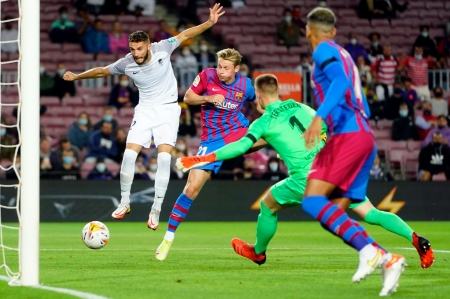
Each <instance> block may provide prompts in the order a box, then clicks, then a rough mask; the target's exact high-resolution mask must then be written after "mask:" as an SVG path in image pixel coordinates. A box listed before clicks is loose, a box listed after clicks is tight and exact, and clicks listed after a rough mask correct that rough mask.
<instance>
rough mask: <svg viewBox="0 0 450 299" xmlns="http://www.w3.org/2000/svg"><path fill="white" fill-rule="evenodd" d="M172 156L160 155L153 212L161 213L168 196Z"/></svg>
mask: <svg viewBox="0 0 450 299" xmlns="http://www.w3.org/2000/svg"><path fill="white" fill-rule="evenodd" d="M171 160H172V155H170V154H169V153H165V152H163V153H159V154H158V169H157V170H156V176H155V199H154V200H153V205H152V210H153V209H155V210H158V211H160V212H161V204H162V203H163V201H164V196H165V195H166V190H167V185H168V184H169V178H170V162H171Z"/></svg>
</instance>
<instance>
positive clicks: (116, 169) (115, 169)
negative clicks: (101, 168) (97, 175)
mask: <svg viewBox="0 0 450 299" xmlns="http://www.w3.org/2000/svg"><path fill="white" fill-rule="evenodd" d="M105 165H106V168H107V169H108V170H109V171H111V173H112V174H113V176H116V175H117V174H118V173H119V171H120V164H118V163H116V162H112V163H105ZM88 174H89V173H88Z"/></svg>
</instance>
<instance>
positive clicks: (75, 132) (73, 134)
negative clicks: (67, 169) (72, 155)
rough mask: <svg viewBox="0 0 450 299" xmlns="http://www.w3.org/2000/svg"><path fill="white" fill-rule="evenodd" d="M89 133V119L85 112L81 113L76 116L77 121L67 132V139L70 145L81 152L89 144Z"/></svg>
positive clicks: (90, 131) (90, 130)
mask: <svg viewBox="0 0 450 299" xmlns="http://www.w3.org/2000/svg"><path fill="white" fill-rule="evenodd" d="M91 133H92V129H91V118H90V117H89V114H87V112H84V111H83V112H80V114H78V118H77V121H76V122H74V123H73V125H72V126H71V127H70V129H69V131H68V132H67V138H69V140H70V143H71V144H73V145H75V146H76V147H78V148H79V149H80V150H83V149H85V148H86V147H87V146H88V144H89V138H90V136H91Z"/></svg>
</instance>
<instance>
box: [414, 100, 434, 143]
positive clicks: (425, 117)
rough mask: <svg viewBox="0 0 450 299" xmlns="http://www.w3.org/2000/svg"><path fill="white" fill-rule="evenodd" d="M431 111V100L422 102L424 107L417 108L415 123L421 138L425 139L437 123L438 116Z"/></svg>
mask: <svg viewBox="0 0 450 299" xmlns="http://www.w3.org/2000/svg"><path fill="white" fill-rule="evenodd" d="M431 111H432V110H431V103H430V102H429V101H424V102H422V109H421V110H416V121H415V124H416V126H417V130H418V132H419V140H424V139H425V137H427V135H428V133H429V132H430V131H431V129H433V128H434V127H436V125H437V122H436V119H437V116H436V115H433V114H432V113H431Z"/></svg>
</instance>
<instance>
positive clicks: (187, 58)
mask: <svg viewBox="0 0 450 299" xmlns="http://www.w3.org/2000/svg"><path fill="white" fill-rule="evenodd" d="M175 67H176V68H177V69H178V76H179V78H178V80H179V81H180V85H181V88H182V89H183V90H187V89H188V88H189V86H191V84H192V82H194V79H195V76H196V75H197V71H198V68H197V59H196V58H195V56H194V54H192V52H191V49H190V48H189V47H187V46H185V47H182V48H181V55H178V56H177V58H176V60H175Z"/></svg>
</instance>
